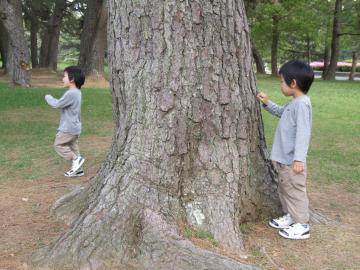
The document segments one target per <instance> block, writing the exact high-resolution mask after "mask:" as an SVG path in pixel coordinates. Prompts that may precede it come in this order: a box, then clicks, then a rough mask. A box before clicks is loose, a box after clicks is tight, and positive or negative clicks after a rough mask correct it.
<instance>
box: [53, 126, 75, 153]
mask: <svg viewBox="0 0 360 270" xmlns="http://www.w3.org/2000/svg"><path fill="white" fill-rule="evenodd" d="M78 138H79V135H72V134H69V133H64V132H61V131H58V133H57V134H56V138H55V142H54V149H55V151H56V152H57V153H58V154H59V155H60V156H61V157H62V158H64V159H66V160H72V159H74V158H76V157H78V156H79V155H80V152H79V145H78Z"/></svg>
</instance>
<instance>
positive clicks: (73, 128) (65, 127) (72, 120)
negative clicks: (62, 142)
mask: <svg viewBox="0 0 360 270" xmlns="http://www.w3.org/2000/svg"><path fill="white" fill-rule="evenodd" d="M45 100H46V102H47V103H48V104H49V105H50V106H51V107H53V108H56V109H57V108H61V109H62V111H61V116H60V124H59V128H58V131H61V132H65V133H70V134H72V135H79V134H80V133H81V91H80V90H79V89H77V88H72V89H69V90H67V91H66V92H65V93H64V95H63V96H62V97H61V98H60V99H56V98H53V97H52V96H51V95H46V96H45Z"/></svg>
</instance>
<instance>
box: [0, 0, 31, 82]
mask: <svg viewBox="0 0 360 270" xmlns="http://www.w3.org/2000/svg"><path fill="white" fill-rule="evenodd" d="M0 19H1V20H2V24H3V26H4V28H5V31H6V32H7V37H8V50H7V65H6V70H7V72H8V73H9V74H10V76H11V78H12V81H13V83H14V84H17V85H21V86H24V87H28V86H30V73H29V67H30V63H29V60H30V55H29V50H28V48H27V46H26V41H25V36H24V26H23V18H22V10H21V1H20V0H0Z"/></svg>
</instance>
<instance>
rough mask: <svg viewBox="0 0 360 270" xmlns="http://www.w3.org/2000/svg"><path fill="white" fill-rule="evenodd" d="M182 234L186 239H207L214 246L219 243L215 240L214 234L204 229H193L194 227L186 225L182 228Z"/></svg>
mask: <svg viewBox="0 0 360 270" xmlns="http://www.w3.org/2000/svg"><path fill="white" fill-rule="evenodd" d="M184 236H185V237H186V238H188V239H191V238H198V239H202V240H207V241H209V242H210V243H211V244H212V245H214V246H218V245H219V243H218V242H217V241H215V239H214V236H213V235H212V234H211V233H209V232H207V231H204V230H195V229H192V228H188V227H186V228H185V230H184Z"/></svg>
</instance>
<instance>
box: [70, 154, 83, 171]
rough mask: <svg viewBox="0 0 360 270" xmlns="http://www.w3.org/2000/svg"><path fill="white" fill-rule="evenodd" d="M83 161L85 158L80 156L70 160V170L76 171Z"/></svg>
mask: <svg viewBox="0 0 360 270" xmlns="http://www.w3.org/2000/svg"><path fill="white" fill-rule="evenodd" d="M84 162H85V159H84V158H82V157H81V156H78V157H77V159H74V160H73V161H72V166H71V170H70V171H73V172H76V171H77V170H78V169H79V168H80V167H81V166H82V165H83V164H84Z"/></svg>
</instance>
